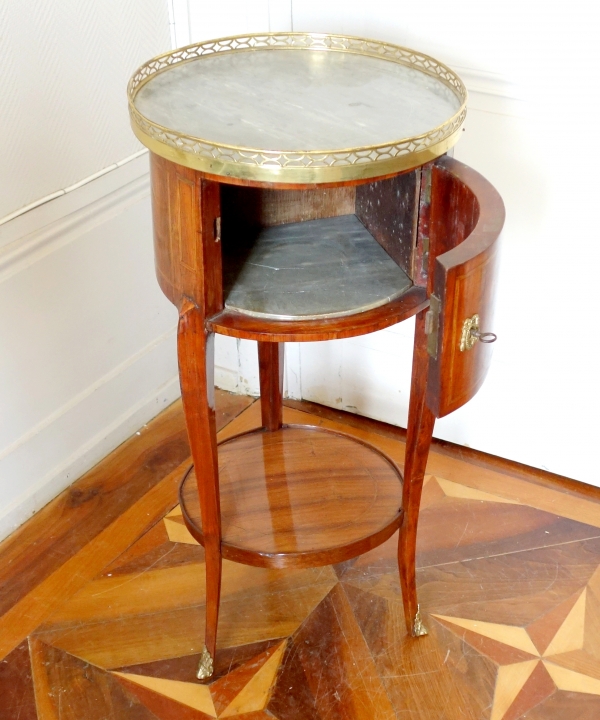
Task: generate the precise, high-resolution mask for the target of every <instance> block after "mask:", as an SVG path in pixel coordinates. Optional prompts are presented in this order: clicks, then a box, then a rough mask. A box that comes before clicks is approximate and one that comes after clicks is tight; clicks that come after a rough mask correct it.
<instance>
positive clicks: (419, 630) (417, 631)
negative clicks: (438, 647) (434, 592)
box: [412, 605, 427, 637]
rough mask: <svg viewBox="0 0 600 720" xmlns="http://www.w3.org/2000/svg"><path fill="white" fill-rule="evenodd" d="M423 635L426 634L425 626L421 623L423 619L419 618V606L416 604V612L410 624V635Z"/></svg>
mask: <svg viewBox="0 0 600 720" xmlns="http://www.w3.org/2000/svg"><path fill="white" fill-rule="evenodd" d="M423 635H427V628H426V627H425V625H423V621H422V620H421V612H420V606H419V605H417V614H416V615H415V619H414V620H413V626H412V636H413V637H422V636H423Z"/></svg>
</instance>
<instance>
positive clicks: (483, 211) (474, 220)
mask: <svg viewBox="0 0 600 720" xmlns="http://www.w3.org/2000/svg"><path fill="white" fill-rule="evenodd" d="M504 215H505V213H504V204H503V202H502V199H501V197H500V195H499V194H498V192H497V191H496V190H495V189H494V187H493V186H492V185H491V184H490V183H489V182H488V181H487V180H486V179H485V178H483V177H482V176H481V175H480V174H479V173H477V172H475V171H474V170H472V169H471V168H469V167H467V166H466V165H463V164H462V163H460V162H458V161H456V160H454V159H452V158H449V157H443V158H441V159H440V160H438V161H437V162H436V163H435V164H434V165H433V168H432V177H431V208H430V221H429V222H430V224H429V231H430V248H431V251H432V252H431V255H432V257H433V258H435V259H433V260H432V261H431V262H432V264H433V268H432V270H433V288H432V294H431V297H430V303H431V307H430V311H429V314H428V318H427V320H428V322H427V330H428V332H429V337H428V351H429V355H430V361H429V377H428V382H427V404H428V405H429V407H430V409H431V410H432V411H433V413H434V414H435V415H436V417H443V416H444V415H447V414H448V413H450V412H452V411H453V410H456V409H458V408H459V407H461V406H462V405H464V404H465V403H466V402H468V401H469V400H470V399H471V398H472V397H473V395H475V393H476V392H477V391H478V390H479V388H480V387H481V384H482V383H483V381H484V379H485V376H486V374H487V371H488V367H489V364H490V360H491V354H492V352H491V345H489V344H485V343H483V342H481V341H479V340H476V338H475V336H476V332H477V331H476V325H475V328H474V329H473V331H471V330H470V328H471V326H472V325H473V324H474V323H477V321H478V327H479V331H480V332H491V331H493V326H492V320H493V317H492V313H493V304H494V303H493V301H494V285H495V269H496V260H497V255H498V244H499V243H498V240H499V235H500V231H501V230H502V226H503V224H504Z"/></svg>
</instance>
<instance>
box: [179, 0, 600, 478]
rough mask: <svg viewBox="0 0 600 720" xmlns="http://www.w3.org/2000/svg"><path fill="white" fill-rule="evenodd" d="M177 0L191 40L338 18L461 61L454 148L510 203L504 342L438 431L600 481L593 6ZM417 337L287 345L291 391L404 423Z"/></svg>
mask: <svg viewBox="0 0 600 720" xmlns="http://www.w3.org/2000/svg"><path fill="white" fill-rule="evenodd" d="M174 3H175V5H176V6H178V7H179V9H180V10H179V14H178V17H179V22H178V24H177V27H178V28H179V29H178V33H179V34H180V35H181V37H182V38H183V37H184V36H185V39H186V40H188V39H189V40H190V41H196V40H200V39H207V38H209V37H216V36H222V35H229V34H234V33H244V32H251V31H261V30H268V29H271V30H292V29H293V30H296V31H313V32H333V33H335V32H339V33H346V34H352V35H361V36H366V37H373V38H378V39H384V40H388V41H392V42H396V43H399V44H403V45H407V46H409V47H415V48H417V49H419V50H422V51H424V52H428V53H430V54H432V55H434V56H435V57H437V58H439V59H440V60H442V61H445V62H447V63H448V64H450V65H451V66H453V67H454V68H455V69H456V70H457V71H458V72H459V73H460V74H461V75H462V77H463V79H464V80H465V82H466V84H467V87H468V89H469V92H470V101H469V115H468V119H467V123H466V131H465V133H464V134H463V137H462V139H461V141H460V143H459V144H458V146H457V147H456V151H455V157H456V158H457V159H459V160H462V161H464V162H466V163H468V164H469V165H471V166H472V167H474V168H475V169H477V170H479V171H480V172H482V173H483V174H484V175H485V176H486V177H487V178H488V179H489V180H490V181H491V182H492V183H493V184H494V185H495V186H496V187H497V188H498V190H499V191H500V193H501V194H502V196H503V198H504V201H505V203H506V206H507V223H506V230H505V232H504V240H503V258H502V271H501V277H500V282H499V287H498V293H497V313H496V321H495V326H494V328H492V329H493V331H494V332H496V333H497V334H498V336H499V340H498V342H497V344H496V346H495V359H494V363H493V366H492V370H491V372H490V374H489V376H488V379H487V382H486V383H485V385H484V387H483V389H482V390H481V391H480V393H479V394H478V395H477V397H476V398H475V399H474V400H473V401H472V402H471V403H469V404H468V405H467V406H465V407H464V408H463V409H461V410H459V411H457V412H456V413H454V414H453V415H451V416H450V417H448V418H444V419H443V420H441V421H438V423H437V425H436V432H435V434H436V436H437V437H441V438H445V439H448V440H451V441H453V442H457V443H460V444H463V445H467V446H471V447H474V448H477V449H480V450H483V451H486V452H489V453H493V454H496V455H499V456H501V457H505V458H509V459H512V460H516V461H518V462H522V463H526V464H528V465H532V466H534V467H539V468H545V469H548V470H550V471H552V472H556V473H560V474H563V475H566V476H568V477H572V478H576V479H578V480H583V481H585V482H588V483H591V484H594V485H599V486H600V473H599V472H598V471H597V470H596V462H595V457H593V453H594V441H595V436H596V432H595V430H596V429H597V428H598V427H599V425H600V423H599V421H598V420H597V419H596V418H595V408H597V407H598V405H599V404H600V390H599V384H598V381H597V380H596V367H597V364H598V363H597V360H596V350H595V348H596V345H598V342H597V341H596V339H595V335H596V332H595V329H594V324H593V323H594V320H593V317H594V314H593V312H594V311H593V308H595V306H596V304H597V301H596V295H597V292H596V289H595V288H596V285H597V283H596V282H595V276H594V273H595V272H596V268H597V267H598V264H599V261H600V250H599V247H600V243H599V242H598V231H597V229H596V227H597V223H596V222H595V218H594V214H595V195H596V187H597V180H596V170H595V164H596V160H597V154H598V151H597V149H596V146H597V144H596V143H595V140H594V138H595V137H596V132H597V130H596V129H595V127H594V118H595V117H596V116H597V109H596V107H595V104H596V100H595V94H596V93H595V92H594V91H593V88H595V87H596V86H597V77H596V76H595V72H596V68H597V67H598V61H599V60H600V57H598V50H597V48H598V43H597V39H596V37H595V34H594V29H595V27H596V22H595V17H594V9H593V5H592V4H590V3H584V2H582V1H580V0H578V1H576V2H573V3H569V4H568V5H567V4H566V3H550V4H548V3H546V4H540V3H538V2H533V0H519V1H518V2H517V0H503V1H502V2H500V1H499V0H493V1H492V0H488V2H485V3H483V2H473V1H472V0H456V2H453V3H447V2H445V1H444V0H426V1H424V2H398V1H397V0H387V1H386V0H369V2H365V0H292V1H291V2H290V1H289V0H283V1H281V2H278V1H277V0H272V2H270V3H266V2H239V1H237V2H236V1H235V0H229V1H227V0H222V1H221V2H220V3H219V4H218V5H214V6H213V9H211V8H209V7H208V3H204V2H199V1H198V0H174ZM290 10H291V13H290V12H289V11H290ZM269 11H270V13H271V14H270V15H269ZM274 18H275V19H276V22H274V21H273V19H274ZM288 18H289V19H288ZM269 23H271V27H270V24H269ZM178 37H179V36H178ZM411 344H412V323H410V322H406V323H403V324H401V325H398V326H396V327H394V328H390V329H388V330H385V331H382V332H379V333H375V334H373V335H370V336H365V337H362V338H355V339H351V340H340V341H335V342H332V343H315V344H310V343H307V344H297V345H293V346H290V347H288V348H287V350H288V359H287V362H286V380H287V382H288V390H289V392H290V394H291V395H293V396H294V397H303V398H306V399H310V400H314V401H317V402H322V403H325V404H327V405H331V406H333V407H340V408H343V409H347V410H351V411H354V412H358V413H361V414H364V415H368V416H370V417H374V418H378V419H382V420H385V421H387V422H391V423H396V424H399V425H405V423H406V415H407V404H408V389H409V377H410V354H411ZM238 345H239V346H236V343H235V341H228V345H227V350H226V351H225V350H224V349H223V351H222V352H219V354H218V359H219V363H220V365H221V376H220V377H221V378H222V380H221V381H222V382H224V383H225V384H226V381H227V378H228V379H229V385H228V386H229V387H235V386H236V383H237V386H238V387H247V388H249V389H250V390H251V391H254V392H256V391H257V388H258V384H257V372H256V361H255V349H254V348H253V347H251V344H250V343H241V344H238ZM220 347H223V344H221V345H220ZM227 370H229V373H230V374H229V375H227V373H226V371H227Z"/></svg>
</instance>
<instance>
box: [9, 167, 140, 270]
mask: <svg viewBox="0 0 600 720" xmlns="http://www.w3.org/2000/svg"><path fill="white" fill-rule="evenodd" d="M149 194H150V178H149V176H148V173H147V172H146V173H145V174H144V175H142V176H140V177H137V178H136V179H135V180H132V181H130V182H128V183H127V184H124V185H121V186H118V187H117V189H115V190H113V191H112V192H110V193H109V194H108V195H102V196H100V197H99V198H97V199H94V200H93V201H92V202H90V203H89V204H84V205H83V206H80V207H79V208H78V209H76V210H75V211H74V212H70V213H69V214H68V215H66V216H62V217H60V218H59V219H57V220H55V221H53V222H51V223H50V224H47V225H43V226H42V227H41V228H39V229H38V230H34V231H33V232H31V233H29V234H28V235H25V236H24V237H19V238H18V239H15V240H13V241H12V242H7V243H6V244H5V245H4V247H0V283H2V282H4V281H5V280H7V279H8V278H10V277H12V276H13V275H14V274H15V273H18V272H20V271H22V270H23V269H25V268H26V267H28V266H29V265H31V264H32V263H35V262H38V261H39V260H41V259H42V258H43V257H45V256H46V255H48V254H49V253H51V252H54V251H55V250H57V249H59V248H61V247H64V246H65V245H67V244H69V243H70V242H73V241H74V240H76V239H77V238H78V237H81V235H82V234H84V233H85V232H88V231H89V230H91V229H92V228H93V227H95V226H97V225H100V224H102V223H104V222H106V221H107V220H108V219H109V218H111V217H114V216H116V215H119V214H120V213H122V212H123V211H124V210H125V209H126V208H127V207H129V206H130V205H133V204H135V203H137V202H139V201H140V200H142V199H143V198H144V197H147V196H148V195H149ZM56 199H57V200H58V199H59V198H58V197H57V198H56ZM51 202H54V201H51ZM7 229H8V230H10V228H7ZM7 238H8V239H9V240H10V234H9V233H5V240H6V239H7ZM0 241H1V238H0Z"/></svg>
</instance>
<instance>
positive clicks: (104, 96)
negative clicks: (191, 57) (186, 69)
mask: <svg viewBox="0 0 600 720" xmlns="http://www.w3.org/2000/svg"><path fill="white" fill-rule="evenodd" d="M0 34H1V42H0V67H1V68H2V72H1V73H0V97H1V98H2V111H1V113H0V157H1V158H2V170H1V173H0V218H1V217H3V216H5V215H7V214H8V213H10V212H12V211H14V210H17V209H18V208H20V207H23V206H25V205H28V204H29V203H31V202H33V201H35V200H37V199H39V198H41V197H44V196H45V195H48V194H50V193H52V192H55V191H56V190H60V189H62V188H65V187H67V186H69V185H71V184H73V183H76V182H78V181H79V180H82V179H83V178H85V177H87V176H89V175H92V174H93V173H95V172H97V171H98V170H101V169H102V168H104V167H106V166H108V165H111V164H112V163H115V162H117V161H119V160H121V159H123V158H124V157H127V156H128V155H131V154H132V153H134V152H136V151H137V150H139V149H140V147H141V146H140V144H139V143H138V141H137V140H136V139H135V138H134V136H133V133H132V132H131V130H130V129H129V121H128V117H127V100H126V93H125V88H126V84H127V80H128V78H129V76H130V74H131V73H132V72H133V70H135V68H136V67H137V66H138V65H139V64H141V63H142V62H143V61H144V60H146V59H148V58H149V57H151V56H152V55H156V54H158V53H160V52H164V51H165V50H168V49H169V46H170V36H169V16H168V9H167V1H166V0H96V1H95V2H79V1H77V0H60V2H52V3H46V2H39V1H38V0H20V1H19V2H4V3H0Z"/></svg>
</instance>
